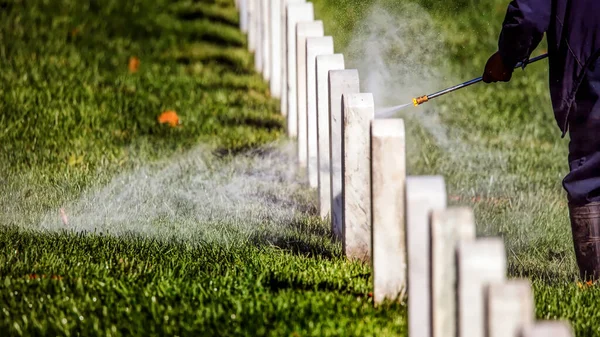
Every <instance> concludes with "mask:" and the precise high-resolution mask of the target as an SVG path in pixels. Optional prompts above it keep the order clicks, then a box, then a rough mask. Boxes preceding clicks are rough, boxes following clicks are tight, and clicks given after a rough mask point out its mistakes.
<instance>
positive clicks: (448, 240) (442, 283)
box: [431, 207, 475, 337]
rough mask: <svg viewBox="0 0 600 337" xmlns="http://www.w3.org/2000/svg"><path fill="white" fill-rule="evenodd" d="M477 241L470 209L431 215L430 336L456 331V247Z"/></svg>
mask: <svg viewBox="0 0 600 337" xmlns="http://www.w3.org/2000/svg"><path fill="white" fill-rule="evenodd" d="M474 239H475V216H474V214H473V211H472V210H471V209H469V208H463V207H453V208H449V209H445V210H436V211H433V213H432V214H431V308H432V310H431V315H432V316H431V320H432V329H431V334H432V336H434V337H446V336H450V335H453V334H454V332H455V331H456V327H457V322H456V316H457V310H456V308H457V303H456V289H457V277H456V271H457V270H456V269H457V267H456V247H457V245H458V242H459V241H462V242H465V241H472V240H474Z"/></svg>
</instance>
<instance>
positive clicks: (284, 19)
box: [279, 0, 313, 136]
mask: <svg viewBox="0 0 600 337" xmlns="http://www.w3.org/2000/svg"><path fill="white" fill-rule="evenodd" d="M305 2H306V0H283V2H282V4H281V6H282V7H281V88H280V89H279V91H280V93H281V100H280V103H281V105H280V108H281V114H282V115H283V116H287V109H288V76H287V69H288V48H289V46H288V43H290V42H293V41H292V40H290V39H289V35H290V34H289V33H288V16H287V9H288V5H291V4H294V3H295V4H301V3H305ZM311 6H312V3H311V5H310V6H309V7H310V8H312V7H311ZM310 13H312V10H311V11H310ZM311 20H313V16H310V17H307V18H302V20H300V21H311ZM293 27H295V25H294V26H293ZM292 44H293V45H294V49H295V47H296V44H295V43H292ZM294 55H296V54H294ZM294 64H296V63H295V61H294ZM294 132H295V131H294ZM288 136H290V134H289V130H288Z"/></svg>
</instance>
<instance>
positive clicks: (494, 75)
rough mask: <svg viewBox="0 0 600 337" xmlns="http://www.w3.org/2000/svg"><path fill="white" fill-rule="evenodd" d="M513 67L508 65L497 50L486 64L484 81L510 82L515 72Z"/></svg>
mask: <svg viewBox="0 0 600 337" xmlns="http://www.w3.org/2000/svg"><path fill="white" fill-rule="evenodd" d="M513 70H514V69H513V68H510V67H507V66H506V65H505V64H504V62H503V61H502V57H500V53H498V52H496V53H494V55H492V56H491V57H490V59H489V60H488V61H487V64H486V65H485V70H484V72H483V82H485V83H492V82H508V81H510V79H511V77H512V73H513Z"/></svg>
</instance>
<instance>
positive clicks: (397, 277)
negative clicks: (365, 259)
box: [371, 119, 407, 305]
mask: <svg viewBox="0 0 600 337" xmlns="http://www.w3.org/2000/svg"><path fill="white" fill-rule="evenodd" d="M405 142H406V141H405V135H404V121H403V120H402V119H377V120H373V121H372V123H371V182H372V186H371V191H372V196H371V203H372V207H371V212H372V224H371V226H372V227H371V233H372V234H371V235H372V236H373V247H372V250H373V253H372V265H373V301H374V303H375V305H377V304H379V303H381V302H382V301H384V300H386V299H388V300H396V299H398V298H402V297H404V295H405V292H406V286H407V284H406V266H407V264H406V233H405V226H404V223H405V209H404V205H405V200H404V197H405V192H404V189H405V184H406V152H405V149H406V145H405V144H406V143H405Z"/></svg>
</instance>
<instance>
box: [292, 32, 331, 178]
mask: <svg viewBox="0 0 600 337" xmlns="http://www.w3.org/2000/svg"><path fill="white" fill-rule="evenodd" d="M331 54H333V38H332V37H331V36H324V37H310V38H307V39H306V119H307V121H306V123H307V145H308V146H307V154H308V183H309V186H310V187H313V188H316V187H318V186H319V157H318V144H317V141H318V140H317V56H319V55H331ZM300 115H302V114H300Z"/></svg>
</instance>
